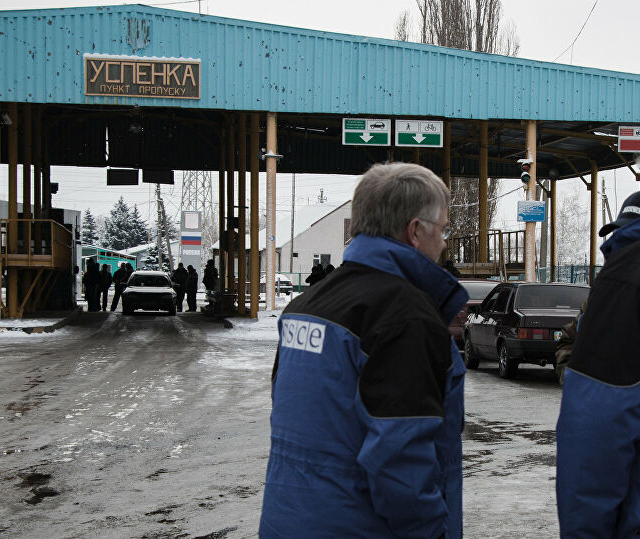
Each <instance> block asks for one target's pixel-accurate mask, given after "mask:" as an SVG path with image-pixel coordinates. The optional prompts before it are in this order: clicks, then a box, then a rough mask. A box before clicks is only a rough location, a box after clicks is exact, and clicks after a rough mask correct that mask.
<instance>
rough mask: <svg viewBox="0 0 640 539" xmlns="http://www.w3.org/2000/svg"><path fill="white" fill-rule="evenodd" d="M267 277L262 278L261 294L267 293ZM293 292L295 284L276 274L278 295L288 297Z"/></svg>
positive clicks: (287, 278) (284, 276)
mask: <svg viewBox="0 0 640 539" xmlns="http://www.w3.org/2000/svg"><path fill="white" fill-rule="evenodd" d="M266 283H267V278H266V276H264V275H263V276H262V277H261V278H260V294H264V293H265V292H266ZM291 292H293V283H292V282H291V279H289V277H287V276H286V275H282V274H281V273H276V294H286V295H287V296H288V295H289V294H291Z"/></svg>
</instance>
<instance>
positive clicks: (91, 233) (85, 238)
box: [82, 208, 100, 245]
mask: <svg viewBox="0 0 640 539" xmlns="http://www.w3.org/2000/svg"><path fill="white" fill-rule="evenodd" d="M99 240H100V233H99V231H98V224H97V223H96V220H95V219H94V217H93V215H92V214H91V210H90V209H89V208H87V209H86V210H85V212H84V219H83V220H82V243H84V244H85V245H98V241H99Z"/></svg>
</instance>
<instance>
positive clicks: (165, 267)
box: [142, 243, 169, 272]
mask: <svg viewBox="0 0 640 539" xmlns="http://www.w3.org/2000/svg"><path fill="white" fill-rule="evenodd" d="M162 247H163V248H162V249H161V252H162V268H160V267H159V264H158V246H157V245H156V244H155V243H153V244H151V245H150V246H149V250H148V251H147V256H146V257H145V258H143V260H142V265H143V269H146V270H157V269H161V270H162V271H166V272H169V257H168V256H167V251H166V249H165V248H164V245H163V246H162Z"/></svg>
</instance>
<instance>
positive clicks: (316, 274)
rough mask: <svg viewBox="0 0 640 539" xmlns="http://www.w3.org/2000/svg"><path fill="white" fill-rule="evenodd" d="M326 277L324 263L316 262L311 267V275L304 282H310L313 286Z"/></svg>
mask: <svg viewBox="0 0 640 539" xmlns="http://www.w3.org/2000/svg"><path fill="white" fill-rule="evenodd" d="M323 277H324V269H323V268H322V264H316V265H315V266H313V268H311V275H309V276H308V277H307V278H306V279H305V280H304V282H305V283H309V286H313V285H314V284H316V283H317V282H318V281H320V280H322V278H323Z"/></svg>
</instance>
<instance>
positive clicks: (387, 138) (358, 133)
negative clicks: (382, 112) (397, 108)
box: [342, 118, 391, 146]
mask: <svg viewBox="0 0 640 539" xmlns="http://www.w3.org/2000/svg"><path fill="white" fill-rule="evenodd" d="M342 144H345V145H353V146H390V145H391V120H389V119H388V118H343V119H342Z"/></svg>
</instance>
